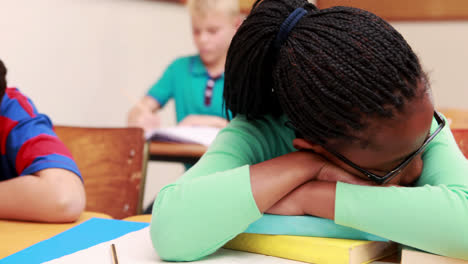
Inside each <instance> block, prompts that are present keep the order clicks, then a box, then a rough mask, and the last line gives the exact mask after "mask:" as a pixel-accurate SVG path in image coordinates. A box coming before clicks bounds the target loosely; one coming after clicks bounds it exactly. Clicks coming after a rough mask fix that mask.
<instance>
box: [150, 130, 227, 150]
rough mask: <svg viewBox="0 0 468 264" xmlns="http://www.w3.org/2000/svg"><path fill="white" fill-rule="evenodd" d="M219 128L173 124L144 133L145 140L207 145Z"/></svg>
mask: <svg viewBox="0 0 468 264" xmlns="http://www.w3.org/2000/svg"><path fill="white" fill-rule="evenodd" d="M219 130H220V129H219V128H216V127H208V126H175V127H164V128H158V129H155V130H153V131H151V132H149V133H146V135H145V137H146V139H147V140H156V141H167V142H179V143H193V144H201V145H204V146H209V145H210V144H211V142H213V140H214V139H215V137H216V135H217V134H218V132H219Z"/></svg>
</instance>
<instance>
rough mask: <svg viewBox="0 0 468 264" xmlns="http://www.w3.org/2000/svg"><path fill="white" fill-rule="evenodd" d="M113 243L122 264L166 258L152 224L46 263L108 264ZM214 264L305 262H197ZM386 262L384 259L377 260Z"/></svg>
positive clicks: (231, 255) (233, 258)
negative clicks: (153, 240) (160, 252)
mask: <svg viewBox="0 0 468 264" xmlns="http://www.w3.org/2000/svg"><path fill="white" fill-rule="evenodd" d="M111 244H115V247H116V251H117V257H118V260H119V264H157V263H161V264H162V263H167V262H164V261H162V260H161V259H160V258H159V257H158V255H157V254H156V251H155V250H154V249H153V246H152V244H151V239H150V234H149V227H146V228H143V229H141V230H138V231H135V232H131V233H128V234H126V235H124V236H121V237H119V238H117V239H114V240H110V241H107V242H104V243H101V244H98V245H95V246H93V247H90V248H87V249H84V250H81V251H78V252H75V253H73V254H70V255H66V256H63V257H61V258H58V259H55V260H52V261H49V262H45V263H46V264H83V263H85V264H93V263H99V264H105V263H113V262H112V250H111ZM197 263H212V264H251V263H255V264H299V263H303V262H298V261H293V260H287V259H282V258H276V257H270V256H264V255H260V254H252V253H248V252H241V251H235V250H228V249H223V248H221V249H219V250H218V251H217V252H216V253H214V254H212V255H210V256H208V257H206V258H204V259H202V260H199V261H197ZM375 263H382V264H383V263H384V262H375Z"/></svg>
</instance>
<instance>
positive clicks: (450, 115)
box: [438, 108, 468, 129]
mask: <svg viewBox="0 0 468 264" xmlns="http://www.w3.org/2000/svg"><path fill="white" fill-rule="evenodd" d="M438 111H439V112H441V113H442V114H443V115H444V116H445V117H446V118H447V119H448V121H449V124H450V128H452V129H454V128H455V129H457V128H468V109H459V108H440V109H438Z"/></svg>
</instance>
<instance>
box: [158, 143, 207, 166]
mask: <svg viewBox="0 0 468 264" xmlns="http://www.w3.org/2000/svg"><path fill="white" fill-rule="evenodd" d="M207 149H208V148H207V147H205V146H203V145H198V144H185V143H172V142H159V141H152V142H150V144H149V155H150V160H153V161H173V162H183V163H195V162H197V161H198V159H200V157H201V156H202V155H203V154H204V153H205V152H206V150H207Z"/></svg>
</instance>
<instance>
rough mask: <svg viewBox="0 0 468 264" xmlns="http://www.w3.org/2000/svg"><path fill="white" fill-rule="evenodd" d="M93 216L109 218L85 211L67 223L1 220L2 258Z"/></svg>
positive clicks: (0, 248) (0, 244) (0, 245)
mask: <svg viewBox="0 0 468 264" xmlns="http://www.w3.org/2000/svg"><path fill="white" fill-rule="evenodd" d="M92 217H100V218H108V219H110V218H111V217H110V216H108V215H106V214H101V213H94V212H84V213H83V214H81V216H80V218H79V219H78V221H76V222H74V223H67V224H51V223H35V222H22V221H10V220H0V230H1V233H0V234H1V240H2V241H1V243H0V259H2V258H4V257H7V256H9V255H11V254H13V253H16V252H18V251H20V250H22V249H25V248H27V247H29V246H32V245H34V244H36V243H38V242H41V241H42V240H45V239H48V238H51V237H53V236H55V235H57V234H59V233H61V232H63V231H65V230H67V229H69V228H71V227H73V226H76V225H78V224H80V223H82V222H84V221H86V220H88V219H90V218H92Z"/></svg>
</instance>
